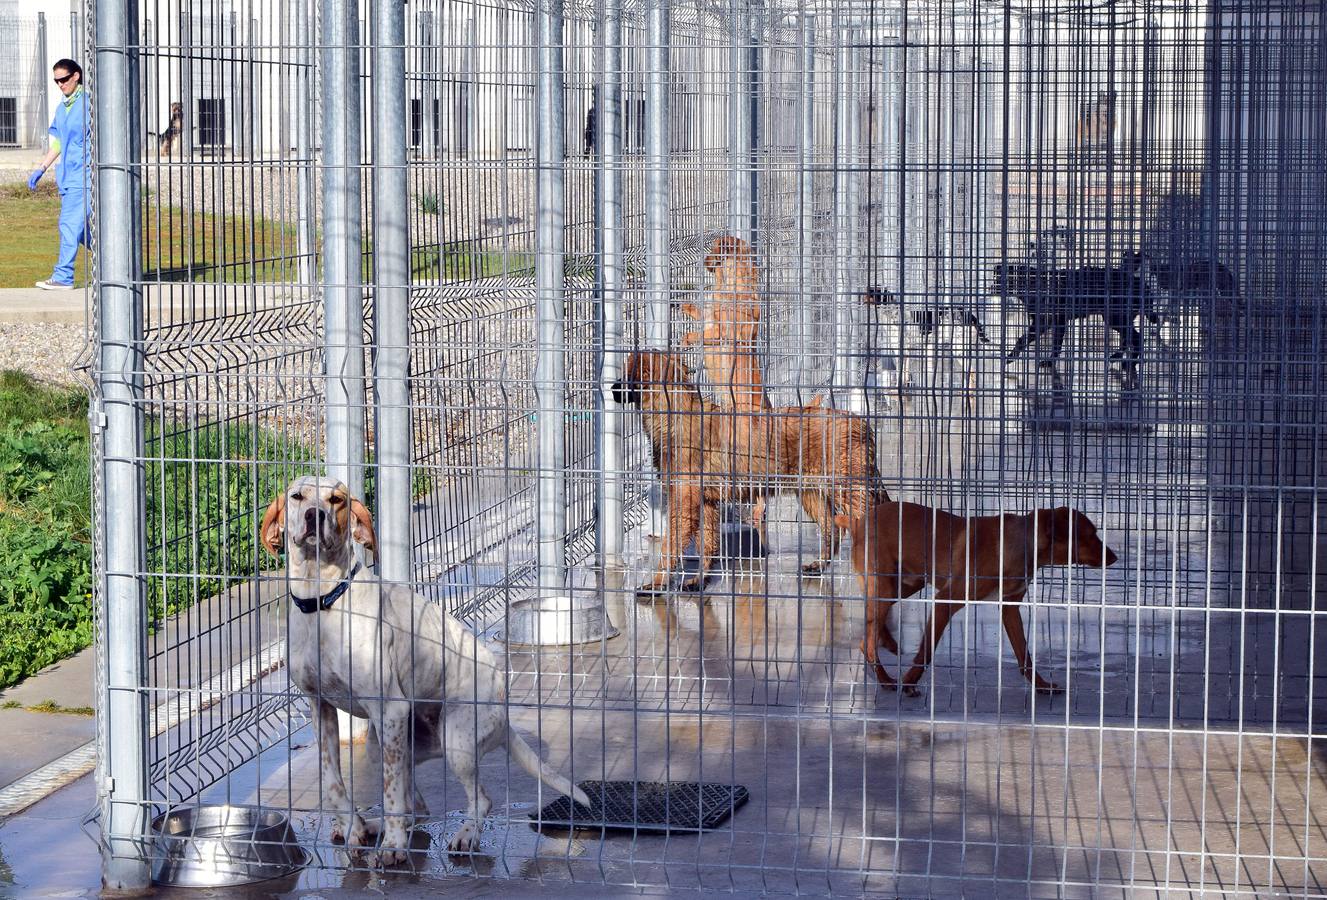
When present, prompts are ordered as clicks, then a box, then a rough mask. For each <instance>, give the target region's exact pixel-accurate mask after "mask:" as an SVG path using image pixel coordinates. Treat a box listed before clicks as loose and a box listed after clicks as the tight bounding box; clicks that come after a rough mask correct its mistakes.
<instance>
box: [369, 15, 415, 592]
mask: <svg viewBox="0 0 1327 900" xmlns="http://www.w3.org/2000/svg"><path fill="white" fill-rule="evenodd" d="M405 71H406V60H405V9H404V7H403V6H402V4H401V3H400V2H399V0H374V4H373V81H372V83H373V229H374V231H373V297H374V303H373V340H374V356H373V387H374V406H373V410H374V416H375V419H376V421H375V423H374V429H373V440H374V465H375V466H376V474H377V482H376V483H377V487H378V490H377V498H378V509H377V520H376V522H377V537H378V564H379V567H380V571H381V574H382V577H383V578H384V579H385V580H386V581H389V582H393V583H395V584H409V583H410V582H411V580H412V576H413V574H414V568H413V566H412V564H411V558H410V551H411V547H412V541H411V535H410V499H411V498H410V462H411V459H410V456H411V454H410V445H411V441H412V440H413V438H414V429H413V428H412V427H411V423H410V388H409V382H408V379H409V376H410V220H409V210H410V185H409V182H408V180H407V173H406V139H407V131H406V108H405V105H406V79H405Z"/></svg>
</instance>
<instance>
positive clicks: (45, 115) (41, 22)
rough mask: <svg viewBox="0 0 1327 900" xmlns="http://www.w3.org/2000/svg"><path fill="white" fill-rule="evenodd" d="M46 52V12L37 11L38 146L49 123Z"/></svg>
mask: <svg viewBox="0 0 1327 900" xmlns="http://www.w3.org/2000/svg"><path fill="white" fill-rule="evenodd" d="M48 52H49V51H48V50H47V48H46V13H44V12H39V13H37V71H38V72H39V73H40V79H41V80H39V81H38V82H37V97H38V99H39V100H40V104H39V108H40V110H41V118H40V119H38V120H37V124H38V131H37V144H38V146H45V142H44V141H42V139H41V137H42V135H44V134H45V133H46V132H45V129H46V126H47V125H49V124H50V123H51V92H50V86H51V85H50V82H49V81H46V80H45V79H46V77H47V75H46V73H47V72H49V71H51V67H50V64H49V63H50V57H49V56H48ZM71 52H72V50H71ZM19 140H21V141H23V142H24V143H25V144H26V143H27V139H26V138H23V137H20V138H19Z"/></svg>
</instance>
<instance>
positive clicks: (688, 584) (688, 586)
mask: <svg viewBox="0 0 1327 900" xmlns="http://www.w3.org/2000/svg"><path fill="white" fill-rule="evenodd" d="M704 588H705V579H704V578H702V577H700V576H698V575H693V576H692V577H690V578H686V579H683V581H682V583H681V584H679V585H678V586H677V589H678V590H679V591H682V592H684V593H687V594H698V593H700V592H701V591H702V590H704Z"/></svg>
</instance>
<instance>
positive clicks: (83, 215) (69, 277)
mask: <svg viewBox="0 0 1327 900" xmlns="http://www.w3.org/2000/svg"><path fill="white" fill-rule="evenodd" d="M87 242H88V201H87V192H86V191H85V190H83V188H82V187H77V188H71V189H70V190H68V191H65V192H64V193H63V194H61V195H60V256H59V258H58V259H57V260H56V261H55V271H54V272H52V273H51V281H54V282H55V283H56V284H73V283H74V260H76V259H77V258H78V245H79V244H83V245H84V246H86V245H87Z"/></svg>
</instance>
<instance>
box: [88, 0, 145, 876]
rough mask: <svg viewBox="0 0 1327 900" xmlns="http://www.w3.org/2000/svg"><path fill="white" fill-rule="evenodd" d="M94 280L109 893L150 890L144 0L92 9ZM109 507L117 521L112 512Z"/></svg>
mask: <svg viewBox="0 0 1327 900" xmlns="http://www.w3.org/2000/svg"><path fill="white" fill-rule="evenodd" d="M96 16H97V18H96V29H97V31H96V61H95V67H94V71H95V73H96V76H97V90H96V92H95V93H94V94H93V97H94V98H95V99H94V103H95V104H96V111H95V115H94V119H93V121H94V124H95V127H96V135H95V147H96V152H97V156H96V159H97V178H96V180H95V182H94V183H95V185H96V191H97V205H96V209H97V212H98V219H99V221H98V223H97V225H98V235H99V237H100V242H99V247H98V270H97V272H98V277H97V281H98V288H99V291H100V297H99V300H100V312H101V314H100V318H99V319H98V322H99V324H100V334H99V335H98V348H97V349H98V371H97V378H96V382H97V392H98V395H99V397H100V404H101V410H100V412H101V413H103V414H104V416H105V418H104V420H102V421H101V422H98V419H99V418H100V417H99V415H98V410H97V409H96V407H94V409H93V416H94V419H93V424H94V426H95V425H97V424H103V423H104V426H105V430H104V431H103V433H102V435H101V461H102V485H103V496H102V502H101V504H100V509H99V511H100V513H101V519H102V521H101V524H100V529H99V530H100V531H101V532H102V534H103V536H104V541H105V544H104V546H105V555H104V560H105V578H104V581H103V583H102V594H103V597H104V600H105V607H104V609H105V613H104V619H103V627H104V629H105V633H104V647H105V665H106V678H105V685H106V690H105V694H104V696H102V697H100V698H99V701H100V704H99V705H100V706H101V709H100V714H101V717H102V720H103V721H104V722H105V745H104V746H103V747H102V748H101V750H102V753H101V759H100V764H99V768H100V772H99V774H100V776H101V777H100V782H99V788H100V791H101V806H102V823H103V828H104V833H105V835H106V840H105V842H104V844H103V848H104V849H103V857H102V875H103V881H104V883H105V885H106V887H107V888H108V889H109V890H115V891H137V890H142V889H144V888H146V887H147V885H148V880H149V877H150V871H149V866H148V861H147V845H146V844H145V843H144V842H143V838H144V836H145V835H146V834H147V830H148V812H149V809H148V806H147V799H148V779H147V721H148V709H147V694H146V693H145V690H144V689H145V688H146V687H147V652H146V647H145V646H144V643H143V642H144V640H145V638H146V636H147V579H146V577H145V576H144V572H145V571H146V569H147V564H146V544H147V534H146V527H145V515H146V512H145V509H144V497H145V495H146V487H145V484H144V473H143V455H144V451H143V361H142V359H140V356H139V354H140V353H141V352H142V347H143V343H142V341H143V321H142V298H141V296H140V290H141V288H140V276H141V271H140V255H139V246H140V233H139V232H140V229H141V227H142V223H141V220H142V217H141V215H140V214H139V209H140V207H139V203H140V185H139V178H140V177H141V176H140V173H139V170H138V168H137V167H136V166H135V163H136V162H137V160H138V157H139V146H138V137H139V127H138V125H139V104H138V102H137V98H138V84H137V71H136V68H137V64H138V59H137V51H136V47H137V44H138V42H137V35H136V23H137V21H138V4H137V3H136V2H135V0H127V2H125V0H98V2H97V7H96ZM111 511H114V515H115V521H114V522H113V523H112V522H109V521H107V520H106V517H107V515H108V514H109V513H110V512H111Z"/></svg>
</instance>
